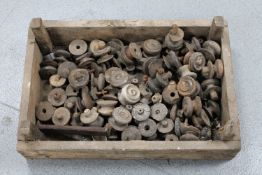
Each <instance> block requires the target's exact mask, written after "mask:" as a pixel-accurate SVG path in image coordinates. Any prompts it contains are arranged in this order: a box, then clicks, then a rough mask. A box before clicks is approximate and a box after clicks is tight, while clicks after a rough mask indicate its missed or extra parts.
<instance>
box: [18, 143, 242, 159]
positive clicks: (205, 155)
mask: <svg viewBox="0 0 262 175" xmlns="http://www.w3.org/2000/svg"><path fill="white" fill-rule="evenodd" d="M239 150H240V142H239V141H226V142H225V141H174V142H166V141H121V142H119V141H77V142H76V141H34V142H33V141H30V142H21V141H19V142H18V144H17V151H18V152H20V153H21V154H22V155H24V156H25V157H26V158H103V159H146V158H156V159H231V158H233V157H234V156H235V155H236V154H237V152H238V151H239Z"/></svg>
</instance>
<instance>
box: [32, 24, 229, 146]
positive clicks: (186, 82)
mask: <svg viewBox="0 0 262 175" xmlns="http://www.w3.org/2000/svg"><path fill="white" fill-rule="evenodd" d="M63 48H68V49H67V50H64V49H54V52H53V53H48V54H47V55H45V56H43V60H42V62H41V64H40V71H39V74H40V77H41V78H42V79H43V80H49V81H47V84H48V86H49V85H51V86H50V88H52V89H51V90H50V91H49V93H48V95H47V97H43V99H47V101H42V102H40V103H39V105H38V106H37V108H36V118H37V120H39V121H41V122H46V123H53V124H54V125H55V127H57V128H59V127H60V126H64V128H62V129H61V128H60V129H57V130H59V132H64V131H65V133H64V135H66V134H68V133H67V131H69V130H70V132H71V131H72V132H73V133H74V135H73V136H70V138H71V139H75V140H83V139H88V140H103V141H105V140H108V141H109V140H125V141H127V140H142V139H144V140H166V141H177V140H184V141H192V140H210V139H219V138H230V137H231V135H230V132H231V127H230V126H231V125H230V123H229V124H228V126H227V127H225V128H224V129H221V127H220V126H221V125H220V122H221V106H220V103H219V101H220V100H221V79H222V78H223V75H224V65H223V62H222V60H221V59H220V57H221V47H220V45H219V43H217V42H216V41H212V40H207V41H206V40H204V39H203V38H199V37H195V36H190V37H187V38H186V39H185V38H184V31H183V30H182V29H181V28H180V27H178V26H177V25H175V24H174V25H173V26H171V27H170V30H169V32H168V33H167V34H166V35H165V36H164V37H162V38H161V37H160V38H147V39H146V40H144V41H133V42H126V41H121V40H119V39H116V38H110V39H108V40H107V41H103V40H101V39H95V40H92V41H85V40H79V39H76V40H73V41H71V42H70V44H69V45H68V47H63ZM40 126H41V127H43V126H42V124H41V125H40ZM45 126H48V127H49V130H55V129H54V128H52V127H51V125H50V126H49V125H45ZM58 126H59V127H58ZM71 126H74V127H80V129H79V128H78V129H79V130H81V131H84V129H83V128H85V127H86V128H87V133H88V134H81V133H82V132H76V131H75V130H78V129H75V128H73V129H72V127H71ZM92 127H93V128H94V127H97V128H99V129H100V130H101V133H103V134H102V135H103V137H96V135H92V134H91V133H92ZM105 127H106V128H107V129H108V135H106V134H105V133H106V132H105ZM50 128H52V129H50ZM88 129H89V130H88ZM42 130H44V128H42ZM100 130H99V132H100ZM89 131H90V132H89ZM103 131H104V132H103ZM85 135H91V136H93V137H88V138H87V137H85V138H84V137H83V136H85ZM98 135H99V134H98ZM67 136H68V135H67Z"/></svg>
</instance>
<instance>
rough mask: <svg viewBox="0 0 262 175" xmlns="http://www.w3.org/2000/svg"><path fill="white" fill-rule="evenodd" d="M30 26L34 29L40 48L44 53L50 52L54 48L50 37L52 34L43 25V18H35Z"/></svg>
mask: <svg viewBox="0 0 262 175" xmlns="http://www.w3.org/2000/svg"><path fill="white" fill-rule="evenodd" d="M30 28H31V29H32V31H33V33H34V35H35V39H36V41H37V43H38V46H39V47H40V50H41V52H42V53H43V54H48V53H50V52H51V51H52V49H53V44H52V41H51V39H50V36H49V34H48V32H47V30H46V28H45V26H44V25H43V22H42V19H41V18H34V19H32V21H31V23H30Z"/></svg>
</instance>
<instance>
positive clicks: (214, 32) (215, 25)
mask: <svg viewBox="0 0 262 175" xmlns="http://www.w3.org/2000/svg"><path fill="white" fill-rule="evenodd" d="M224 27H225V22H224V18H223V16H215V17H214V18H213V20H212V24H211V27H210V30H209V33H208V39H209V40H214V41H217V42H220V41H221V37H222V35H223V29H224Z"/></svg>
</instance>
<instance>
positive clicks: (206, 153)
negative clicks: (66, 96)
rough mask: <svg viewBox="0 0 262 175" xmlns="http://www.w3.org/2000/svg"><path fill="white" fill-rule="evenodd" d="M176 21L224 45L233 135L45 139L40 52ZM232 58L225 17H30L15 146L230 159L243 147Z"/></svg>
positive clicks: (139, 34) (109, 155)
mask: <svg viewBox="0 0 262 175" xmlns="http://www.w3.org/2000/svg"><path fill="white" fill-rule="evenodd" d="M172 24H177V25H178V26H179V27H181V28H182V29H183V30H184V31H185V36H186V37H188V36H192V35H195V36H202V37H203V36H204V37H208V38H211V39H213V40H215V41H218V42H219V43H220V44H221V46H222V54H221V56H222V60H223V62H224V71H225V72H224V78H223V79H222V125H223V126H224V127H226V128H227V129H228V128H229V130H230V129H231V133H232V134H233V137H227V136H228V133H225V134H224V137H223V141H172V142H171V141H169V142H166V141H51V140H41V139H40V138H41V132H40V131H39V130H38V129H37V127H36V119H35V106H36V104H37V103H38V102H39V101H40V92H41V83H40V77H39V74H38V71H39V69H40V66H39V63H40V62H41V60H42V54H46V53H48V52H49V51H51V50H52V48H53V47H54V46H60V45H62V46H64V45H68V44H69V43H70V41H72V40H74V39H84V40H87V41H90V40H92V39H102V40H109V39H111V38H119V39H124V40H128V41H138V40H144V39H149V38H156V37H159V36H161V37H163V36H164V35H165V34H166V33H167V32H168V31H169V29H170V28H171V25H172ZM233 82H234V80H233V71H232V58H231V51H230V46H229V35H228V25H227V22H226V21H225V20H224V19H223V17H215V18H214V19H213V21H208V20H183V21H178V20H149V21H144V20H103V21H86V20H83V21H51V20H41V19H40V18H36V19H33V20H32V21H31V24H30V27H29V32H28V42H27V52H26V59H25V69H24V81H23V91H22V98H21V105H20V121H19V127H18V135H17V139H18V142H17V151H18V152H19V153H21V154H22V155H23V156H25V157H26V158H100V159H145V158H154V159H231V158H233V157H234V156H235V155H236V154H237V152H239V150H240V145H241V144H240V131H239V120H238V112H237V107H236V97H235V91H234V86H233Z"/></svg>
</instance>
